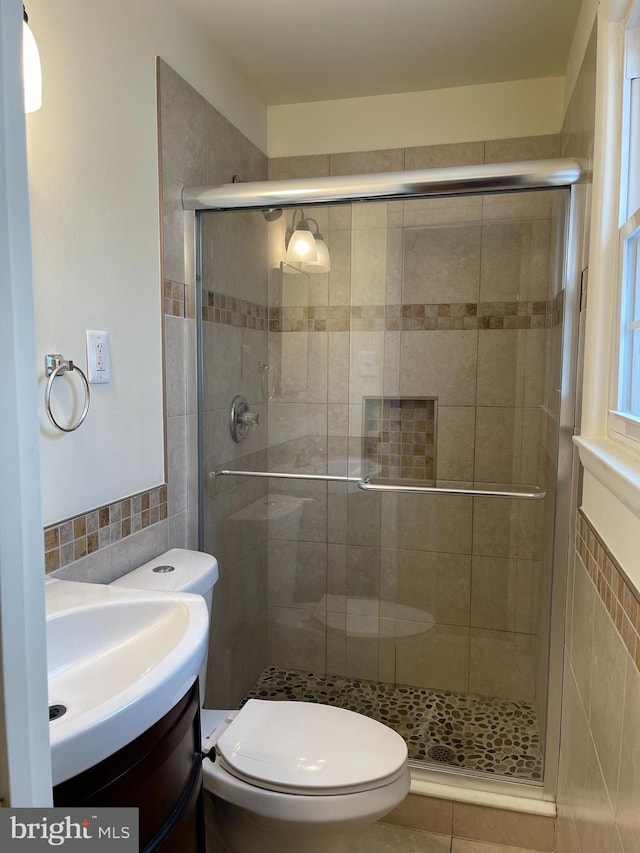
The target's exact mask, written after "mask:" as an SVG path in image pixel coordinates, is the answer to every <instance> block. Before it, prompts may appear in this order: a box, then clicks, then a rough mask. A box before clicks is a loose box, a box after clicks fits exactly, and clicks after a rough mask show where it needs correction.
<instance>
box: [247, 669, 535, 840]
mask: <svg viewBox="0 0 640 853" xmlns="http://www.w3.org/2000/svg"><path fill="white" fill-rule="evenodd" d="M250 698H259V699H276V700H278V699H280V700H282V699H294V700H298V701H307V702H325V703H327V704H329V705H338V706H340V707H342V708H348V709H350V710H352V711H358V712H360V713H362V714H366V715H367V716H370V717H373V718H374V719H377V720H380V721H381V722H383V723H386V724H387V725H388V726H391V728H393V729H395V730H396V731H397V732H398V733H399V734H400V735H402V737H403V738H404V739H405V740H406V742H407V746H408V748H409V757H410V758H412V759H417V760H421V761H427V762H434V763H435V762H437V763H438V764H439V765H440V766H441V765H442V764H443V763H444V764H448V765H449V766H452V767H461V768H466V769H469V770H474V771H475V770H480V771H484V772H486V773H494V774H496V775H502V776H508V777H516V778H518V779H529V780H541V779H542V753H541V750H540V737H539V733H538V726H537V721H536V713H535V709H534V708H533V706H532V705H531V704H529V703H527V702H511V701H509V700H506V699H495V698H490V697H485V696H472V695H469V694H458V693H448V692H446V691H434V690H427V689H425V688H419V687H404V686H401V685H394V684H384V683H378V682H371V681H362V680H358V679H353V678H351V679H350V678H343V677H340V676H329V675H323V676H320V675H314V674H313V673H308V672H299V671H295V670H285V669H279V668H278V667H269V668H268V669H266V670H265V671H264V672H263V673H262V675H261V676H260V678H259V679H258V680H257V682H256V683H255V684H254V686H253V687H252V689H251V690H250V691H249V693H248V695H247V697H246V699H250ZM245 701H246V700H245ZM465 843H466V842H465ZM472 849H475V848H465V847H460V848H459V851H458V850H457V849H455V848H454V851H452V853H471V850H472ZM429 850H430V848H429ZM435 850H438V851H439V850H440V848H434V851H435ZM501 850H502V851H503V853H504V851H505V850H506V853H509V850H507V849H506V848H501ZM487 853H492V850H488V851H487Z"/></svg>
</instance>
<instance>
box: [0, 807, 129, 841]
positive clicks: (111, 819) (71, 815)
mask: <svg viewBox="0 0 640 853" xmlns="http://www.w3.org/2000/svg"><path fill="white" fill-rule="evenodd" d="M0 850H1V851H2V853H5V851H6V852H7V853H13V852H14V851H16V853H19V851H24V853H31V851H33V853H39V851H42V850H48V851H51V850H63V851H65V853H66V851H74V850H75V851H77V852H78V853H80V851H83V853H84V851H87V853H92V851H94V850H95V851H98V853H102V851H105V853H106V851H111V853H138V851H139V846H138V809H124V808H123V809H111V808H109V809H107V808H104V809H103V808H96V807H91V806H90V807H88V808H86V809H85V808H69V809H65V808H52V809H0Z"/></svg>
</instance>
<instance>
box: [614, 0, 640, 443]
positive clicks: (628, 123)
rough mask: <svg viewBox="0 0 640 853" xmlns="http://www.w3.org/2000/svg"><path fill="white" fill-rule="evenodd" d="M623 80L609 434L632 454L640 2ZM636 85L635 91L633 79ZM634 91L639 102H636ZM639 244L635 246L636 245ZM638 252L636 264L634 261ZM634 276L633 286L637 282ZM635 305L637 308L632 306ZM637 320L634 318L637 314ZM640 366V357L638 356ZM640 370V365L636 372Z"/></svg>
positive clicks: (629, 24) (628, 22)
mask: <svg viewBox="0 0 640 853" xmlns="http://www.w3.org/2000/svg"><path fill="white" fill-rule="evenodd" d="M621 70H622V72H623V73H622V75H621V78H622V79H621V80H620V81H619V85H620V90H621V102H622V111H621V122H620V124H621V146H620V148H621V151H620V177H619V183H618V207H619V214H618V218H619V222H618V238H617V242H618V250H617V270H616V277H615V278H616V282H617V299H616V310H615V318H616V319H615V321H614V329H613V335H612V338H613V346H614V352H613V354H612V368H613V370H612V381H611V383H610V400H609V412H608V433H609V435H610V437H611V438H612V439H613V440H614V441H618V442H622V443H623V444H625V445H627V446H628V447H629V448H630V449H631V450H634V451H640V413H636V412H632V411H631V409H630V403H629V397H630V395H631V393H632V388H631V376H630V371H631V367H632V364H631V362H632V356H631V355H630V354H629V348H630V347H632V346H633V343H632V340H631V334H632V332H631V328H630V327H631V323H632V319H633V320H635V323H634V325H635V327H636V329H638V325H637V324H638V319H639V318H640V306H639V305H637V304H634V303H635V302H636V299H637V291H638V286H637V281H636V279H637V276H638V274H639V273H640V256H639V255H640V156H638V155H637V154H636V156H635V158H633V159H632V156H631V152H632V150H633V149H634V143H635V150H637V147H638V146H640V2H635V3H633V4H632V5H631V8H630V10H629V11H628V13H627V15H626V18H625V21H624V62H623V64H622V68H621ZM634 79H635V80H636V81H637V82H636V84H635V86H632V82H633V80H634ZM632 90H633V97H632ZM632 194H634V195H635V199H634V207H635V205H636V204H638V205H639V206H638V207H637V208H635V209H633V210H629V200H630V196H631V195H632ZM632 240H635V241H636V242H635V245H634V244H632V242H631V241H632ZM634 251H635V253H638V254H636V257H635V259H634V261H633V262H631V261H630V259H629V256H630V254H631V253H632V252H634ZM632 277H633V279H634V280H633V281H631V278H632ZM632 304H634V308H633V309H632V308H631V305H632ZM632 310H633V311H634V317H633V318H631V317H630V314H631V311H632ZM638 360H639V361H640V357H638ZM637 369H638V365H637V364H636V370H637Z"/></svg>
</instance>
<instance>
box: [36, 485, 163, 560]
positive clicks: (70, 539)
mask: <svg viewBox="0 0 640 853" xmlns="http://www.w3.org/2000/svg"><path fill="white" fill-rule="evenodd" d="M165 518H167V486H166V485H164V486H158V487H157V488H155V489H150V490H149V491H146V492H140V493H139V494H137V495H133V496H132V497H130V498H125V499H124V500H121V501H116V502H115V503H112V504H107V505H106V506H103V507H99V508H98V509H94V510H92V511H91V512H87V513H84V514H83V515H77V516H75V517H74V518H68V519H67V520H66V521H61V522H59V523H58V524H52V525H51V526H50V527H45V530H44V563H45V571H46V572H47V573H48V572H53V571H55V570H56V569H60V568H62V567H63V566H67V565H69V563H73V562H74V561H75V560H80V559H81V558H82V557H86V556H87V554H93V553H95V552H96V551H99V550H100V549H101V548H106V547H107V546H108V545H112V544H113V543H114V542H119V541H120V540H121V539H126V538H127V536H131V535H132V534H133V533H137V532H138V531H139V530H143V529H144V528H145V527H149V526H150V525H152V524H157V523H158V522H159V521H163V520H164V519H165Z"/></svg>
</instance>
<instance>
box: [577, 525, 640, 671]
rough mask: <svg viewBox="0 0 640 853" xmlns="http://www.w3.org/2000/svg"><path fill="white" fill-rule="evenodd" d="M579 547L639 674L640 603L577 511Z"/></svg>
mask: <svg viewBox="0 0 640 853" xmlns="http://www.w3.org/2000/svg"><path fill="white" fill-rule="evenodd" d="M576 547H577V551H578V554H579V556H580V559H581V560H582V562H583V564H584V567H585V568H586V570H587V574H588V575H589V577H590V578H591V580H592V581H593V583H594V585H595V587H596V591H597V593H598V595H599V597H600V599H601V601H602V602H603V604H604V606H605V607H606V609H607V612H608V613H609V615H610V616H611V618H612V619H613V622H614V624H615V626H616V630H617V632H618V634H619V635H620V637H621V638H622V641H623V643H624V644H625V646H626V647H627V651H628V652H629V654H630V655H631V658H632V659H633V661H634V662H635V665H636V669H637V670H638V671H639V672H640V602H639V601H638V597H637V594H636V592H635V591H634V590H633V589H632V587H631V586H630V584H629V583H628V581H627V579H626V577H625V575H624V572H623V571H622V569H621V568H620V566H619V564H618V563H617V561H616V560H615V558H614V557H613V556H612V555H611V554H610V553H609V551H608V550H607V547H606V545H605V544H604V543H603V541H602V540H601V539H600V537H599V536H598V534H597V533H596V531H595V530H594V529H593V527H591V525H590V524H589V521H588V519H587V518H586V516H585V515H584V514H583V513H582V511H581V510H578V523H577V542H576Z"/></svg>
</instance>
